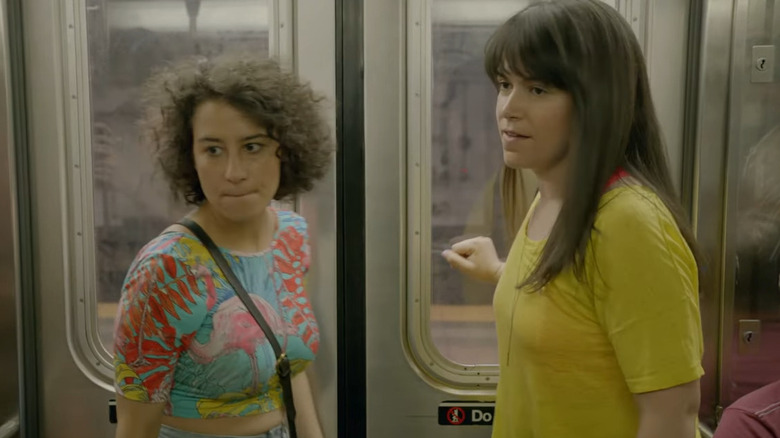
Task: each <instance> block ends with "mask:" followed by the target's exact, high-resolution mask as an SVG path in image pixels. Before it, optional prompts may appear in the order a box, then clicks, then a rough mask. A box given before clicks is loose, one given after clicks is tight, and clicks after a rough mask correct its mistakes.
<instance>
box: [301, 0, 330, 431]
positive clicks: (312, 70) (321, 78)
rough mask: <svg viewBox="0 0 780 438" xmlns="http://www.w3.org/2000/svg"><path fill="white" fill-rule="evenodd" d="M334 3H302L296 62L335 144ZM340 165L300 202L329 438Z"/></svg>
mask: <svg viewBox="0 0 780 438" xmlns="http://www.w3.org/2000/svg"><path fill="white" fill-rule="evenodd" d="M335 10H336V8H335V5H334V0H319V1H316V2H298V6H297V8H296V11H295V16H296V22H295V28H294V29H295V32H296V34H295V35H296V38H295V40H296V43H297V44H296V49H295V57H296V60H295V64H296V68H297V70H298V74H299V75H300V76H301V78H302V79H304V80H306V81H308V82H310V83H311V86H312V88H314V89H315V90H317V91H318V92H319V93H321V94H322V95H324V96H325V98H326V99H327V100H326V105H325V106H326V111H327V113H326V114H327V118H328V121H329V124H330V126H331V133H332V134H333V138H334V140H335V137H336V129H335V122H336V120H335V114H336V113H335V109H336V64H335V63H336V53H335V50H336V38H335V32H336V30H335V25H336V16H335ZM335 175H336V165H335V155H334V157H333V161H332V163H331V168H330V170H329V171H328V174H327V175H326V176H325V178H324V179H323V180H322V181H320V182H318V183H317V184H316V186H315V187H314V190H313V191H312V192H310V193H307V194H306V195H304V196H302V197H301V199H300V200H299V201H298V211H299V212H300V213H301V215H303V216H304V217H305V218H306V220H307V221H308V223H309V234H310V236H311V246H312V267H311V270H310V271H309V277H308V280H307V281H308V293H309V298H310V299H311V303H312V308H313V309H314V312H315V314H316V316H317V322H318V324H319V327H320V339H321V342H320V350H319V353H318V355H317V360H316V361H315V362H314V364H313V366H312V370H311V372H310V373H309V379H310V381H311V385H312V392H313V393H314V397H315V400H316V401H317V411H318V413H319V417H320V423H321V424H322V430H323V432H324V434H325V436H326V437H336V436H337V433H338V432H337V428H338V424H337V421H336V420H337V416H338V412H337V407H338V403H337V389H338V388H337V386H338V385H337V383H338V382H337V374H336V373H337V365H338V364H337V360H336V356H337V347H338V343H337V325H336V316H337V315H336V269H337V267H336V263H337V258H336V244H337V242H336V237H337V236H336V177H335Z"/></svg>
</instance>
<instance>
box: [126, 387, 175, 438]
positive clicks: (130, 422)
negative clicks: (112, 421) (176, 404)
mask: <svg viewBox="0 0 780 438" xmlns="http://www.w3.org/2000/svg"><path fill="white" fill-rule="evenodd" d="M164 407H165V404H164V403H143V402H137V401H133V400H128V399H126V398H124V397H122V396H121V395H118V396H117V400H116V415H117V425H116V438H157V435H158V434H159V433H160V425H161V424H162V416H163V408H164Z"/></svg>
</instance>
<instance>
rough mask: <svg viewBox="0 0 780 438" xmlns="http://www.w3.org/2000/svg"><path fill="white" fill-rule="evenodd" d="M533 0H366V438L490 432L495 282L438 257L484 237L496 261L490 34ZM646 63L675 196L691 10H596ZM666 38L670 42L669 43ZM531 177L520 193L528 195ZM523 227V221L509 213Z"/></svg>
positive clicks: (497, 194) (504, 246) (497, 177)
mask: <svg viewBox="0 0 780 438" xmlns="http://www.w3.org/2000/svg"><path fill="white" fill-rule="evenodd" d="M530 3H532V1H514V2H507V1H495V2H487V1H468V0H408V1H406V2H398V1H395V0H365V1H364V2H363V4H364V11H363V17H364V32H365V35H364V43H365V47H364V51H363V53H364V56H365V76H364V78H365V86H364V92H365V96H364V102H365V178H366V179H365V218H366V220H365V230H366V233H365V236H366V241H365V251H366V256H365V260H366V306H365V309H366V341H365V344H366V356H365V357H366V393H367V394H366V429H367V436H370V437H372V438H382V437H388V438H389V437H396V436H404V437H410V438H416V437H429V436H451V437H487V436H490V433H491V428H490V424H491V422H492V415H493V409H492V406H491V404H490V401H491V400H493V399H494V397H495V386H496V383H497V380H498V367H497V365H496V364H497V363H498V362H497V361H498V358H497V345H496V338H495V323H494V319H493V311H492V305H491V303H492V295H493V287H492V286H489V285H485V284H479V283H476V282H471V281H468V280H465V279H463V278H462V277H461V276H460V275H459V274H458V273H457V272H455V271H454V270H452V269H450V268H449V266H448V265H447V264H446V262H445V261H444V260H443V259H442V257H441V255H440V254H441V252H442V250H444V249H445V248H447V247H449V246H450V245H451V244H452V243H453V242H455V241H457V240H460V239H463V238H464V237H472V236H477V235H485V236H491V237H492V238H493V241H494V242H495V243H496V246H497V249H498V251H499V253H500V254H501V255H502V256H505V255H506V253H507V251H508V249H509V246H510V244H511V241H512V239H513V235H512V234H511V232H509V231H508V230H507V228H508V227H507V226H506V224H505V223H504V222H503V219H502V202H501V177H502V175H501V173H500V169H501V165H502V154H501V147H500V140H499V137H498V133H497V129H496V122H495V115H494V113H495V95H496V94H495V93H496V91H495V89H494V88H493V86H492V84H491V82H490V81H489V79H488V78H487V77H486V76H485V74H484V68H483V50H484V45H485V43H486V41H487V39H488V37H489V36H490V35H491V33H492V32H493V30H494V29H495V28H496V27H497V26H498V25H499V24H500V23H502V22H503V21H504V20H506V19H507V18H509V17H510V16H511V15H512V14H514V13H516V12H517V11H519V10H520V9H522V8H523V7H525V6H527V5H528V4H530ZM606 3H608V4H610V5H611V6H612V7H615V8H616V9H617V10H618V11H619V12H621V14H622V15H623V16H624V17H626V18H627V19H628V21H629V23H630V24H631V26H632V28H633V29H634V31H635V32H636V34H637V36H638V37H639V39H640V42H641V43H642V45H643V46H644V49H645V53H646V55H647V57H648V59H649V62H650V64H651V66H650V76H651V85H652V89H653V94H654V98H655V102H656V106H657V108H658V113H659V115H660V116H661V123H662V125H663V128H664V130H665V134H666V139H667V144H668V148H669V155H670V157H671V161H672V167H673V171H674V174H675V175H674V179H675V183H676V184H677V187H678V188H680V191H681V192H682V191H683V189H682V187H683V186H684V184H682V180H683V175H685V172H683V169H685V168H686V167H687V164H686V163H684V160H683V154H682V149H683V146H682V145H683V138H684V132H685V127H684V119H685V117H684V114H685V108H686V101H685V82H686V72H687V46H686V44H684V43H679V41H686V40H687V32H688V17H689V9H688V8H689V2H688V1H677V0H674V1H672V0H669V1H661V2H655V1H634V0H617V1H608V2H606ZM669 41H674V42H675V43H674V44H671V43H669ZM535 188H536V187H535V186H534V184H533V182H532V181H531V182H529V183H528V184H527V185H526V186H523V187H518V188H517V190H518V191H517V193H518V195H521V194H523V191H525V195H526V198H527V199H530V198H531V197H532V196H533V193H534V191H535ZM519 219H522V218H519Z"/></svg>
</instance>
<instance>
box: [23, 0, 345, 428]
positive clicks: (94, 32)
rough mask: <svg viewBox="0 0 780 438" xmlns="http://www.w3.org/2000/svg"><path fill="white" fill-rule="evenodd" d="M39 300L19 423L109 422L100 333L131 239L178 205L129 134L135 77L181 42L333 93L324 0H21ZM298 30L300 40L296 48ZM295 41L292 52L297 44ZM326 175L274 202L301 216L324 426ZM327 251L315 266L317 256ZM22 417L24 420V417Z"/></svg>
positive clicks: (105, 335)
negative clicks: (267, 64) (253, 61)
mask: <svg viewBox="0 0 780 438" xmlns="http://www.w3.org/2000/svg"><path fill="white" fill-rule="evenodd" d="M22 6H23V18H24V23H23V24H24V32H25V33H24V48H25V54H26V58H25V68H26V72H27V76H26V78H25V79H26V85H27V86H26V90H25V91H26V100H27V109H28V111H27V118H28V136H27V144H25V145H20V146H19V147H20V148H22V149H24V150H27V151H29V156H30V169H29V170H30V178H31V181H32V184H31V193H30V200H31V204H32V205H31V210H32V212H33V217H32V236H33V238H32V242H33V246H32V257H33V259H34V290H31V291H29V292H31V293H33V294H34V296H35V300H36V302H37V307H36V309H37V312H38V313H37V314H36V321H37V327H36V328H37V330H38V333H39V337H38V339H39V342H40V344H39V345H38V346H37V347H38V348H37V351H38V358H37V363H38V373H37V377H38V382H37V383H38V385H37V387H38V400H39V402H38V413H39V418H40V421H35V419H34V418H33V417H32V416H31V417H30V419H29V421H30V423H31V424H30V425H28V426H29V429H28V430H37V431H38V433H37V434H32V435H30V436H47V437H49V436H50V437H70V436H73V437H76V436H78V437H88V438H89V437H105V436H112V435H113V433H114V425H112V424H110V423H109V400H110V399H112V398H114V396H115V395H114V392H113V387H112V381H113V369H112V354H111V349H112V345H111V342H112V331H113V319H114V315H115V312H116V306H117V300H118V299H119V292H120V288H121V284H122V281H123V278H124V275H125V273H126V271H127V269H128V266H129V264H130V262H131V261H132V259H133V257H134V255H135V254H136V253H137V251H138V250H139V249H140V248H141V246H142V245H143V244H144V243H145V242H147V241H148V240H149V239H151V238H152V237H153V236H155V235H156V234H158V233H159V232H161V231H162V230H163V229H164V228H165V227H166V226H167V225H168V224H170V223H171V222H172V221H174V220H177V219H178V218H180V217H181V216H182V215H183V214H184V213H186V212H187V211H188V210H189V207H187V206H184V205H182V204H180V203H177V202H175V201H174V200H172V199H171V197H170V195H169V190H168V187H167V184H166V183H165V181H163V180H162V179H161V177H160V172H158V171H157V170H156V169H155V163H154V160H153V159H152V157H151V156H150V154H149V152H151V151H150V149H149V148H148V147H147V146H145V145H143V144H141V143H140V138H139V137H140V136H139V133H138V130H137V125H136V122H137V120H138V119H139V117H140V115H141V107H140V105H139V98H140V87H141V85H142V83H143V82H144V81H145V80H146V78H148V76H149V74H150V73H151V72H152V71H153V70H154V69H155V68H157V67H160V66H162V65H164V64H166V63H168V62H171V61H175V60H177V59H180V58H182V57H185V56H196V55H198V56H206V57H214V56H217V55H220V54H223V53H228V52H251V53H254V54H256V55H258V56H273V57H277V58H279V59H280V60H281V62H282V63H283V65H284V66H286V67H287V68H290V69H294V70H296V71H297V72H298V73H299V74H300V75H301V76H302V77H303V78H304V79H305V80H307V81H309V82H311V83H312V85H313V86H314V87H315V88H316V89H317V90H318V91H319V92H320V93H322V94H323V95H324V96H325V97H326V99H327V100H328V102H330V103H331V105H330V107H329V108H328V109H327V111H328V117H329V118H330V120H331V124H332V123H333V122H332V121H333V119H334V110H333V106H334V105H333V101H334V75H335V73H334V67H333V64H334V61H333V58H334V55H333V51H334V42H333V41H334V39H335V36H334V30H333V27H334V26H333V22H334V20H335V18H334V5H333V2H332V1H320V2H316V5H314V4H312V5H311V6H310V5H306V7H299V8H296V2H294V1H293V0H186V1H182V0H161V1H154V2H149V1H137V0H127V1H124V0H65V1H59V0H41V1H34V2H23V5H22ZM296 42H298V43H299V44H300V46H296V44H295V43H296ZM298 47H299V49H300V51H299V52H298V51H296V50H297V49H296V48H298ZM333 186H334V183H333V176H332V173H331V174H330V175H329V176H328V177H327V178H326V179H325V181H324V182H323V183H321V184H320V185H319V186H318V187H317V188H316V190H315V191H314V192H312V193H310V194H308V195H306V196H304V197H301V198H300V199H297V200H295V202H292V203H286V204H280V205H279V207H280V208H296V209H298V210H300V211H301V212H302V214H303V215H304V216H306V217H307V219H309V221H310V224H311V231H312V242H311V243H312V248H313V266H312V269H311V274H310V277H309V283H308V285H309V289H310V291H311V295H312V301H313V305H314V308H315V312H317V316H318V318H319V320H320V329H321V332H322V338H323V340H322V342H321V347H320V360H319V361H318V362H317V363H316V364H315V365H314V366H313V367H312V368H311V381H312V382H313V385H314V392H315V394H317V403H318V405H319V407H320V412H321V415H322V417H323V426H324V428H325V431H326V433H327V434H328V436H333V435H335V430H336V429H335V428H336V424H335V420H334V418H335V407H334V406H335V405H336V403H335V397H336V396H335V390H334V389H333V388H334V387H335V379H336V376H335V371H334V368H335V364H332V363H328V362H327V361H329V360H333V359H332V358H333V357H335V349H336V342H335V335H334V334H333V333H334V332H335V308H334V305H333V304H332V303H333V302H334V301H335V284H334V283H335V280H333V279H332V277H331V276H332V274H331V272H332V270H333V267H332V266H330V265H328V263H329V261H330V260H332V257H331V256H330V254H332V253H334V252H335V243H334V240H335V239H334V238H333V236H334V235H335V230H334V228H333V227H334V219H333V217H334V216H335V212H334V209H335V207H334V206H335V199H333V192H334V189H333ZM320 263H324V264H320ZM33 428H35V429H33Z"/></svg>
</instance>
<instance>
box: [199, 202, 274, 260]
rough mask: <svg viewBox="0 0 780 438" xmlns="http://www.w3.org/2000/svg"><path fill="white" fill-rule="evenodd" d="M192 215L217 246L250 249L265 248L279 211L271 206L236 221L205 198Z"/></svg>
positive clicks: (241, 250)
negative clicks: (220, 211) (275, 211)
mask: <svg viewBox="0 0 780 438" xmlns="http://www.w3.org/2000/svg"><path fill="white" fill-rule="evenodd" d="M192 218H193V219H194V220H195V221H197V222H198V224H199V225H200V226H201V227H203V229H204V230H205V231H206V232H207V233H208V234H209V236H210V237H211V238H212V240H214V242H215V243H216V244H217V246H220V247H223V248H227V249H229V250H233V251H240V252H248V253H255V252H261V251H264V250H266V249H267V248H268V247H269V246H270V244H271V241H272V240H273V235H274V233H275V231H276V227H277V224H276V222H277V219H276V215H275V214H274V213H273V210H272V209H271V208H269V207H266V208H265V209H263V213H262V214H260V215H258V216H256V217H253V218H249V219H247V220H243V221H235V220H231V219H229V218H226V217H225V216H223V215H220V214H219V213H218V212H217V211H216V210H215V209H214V208H213V207H212V206H211V205H210V204H209V203H208V201H206V202H204V203H203V204H202V205H201V206H200V207H199V208H198V209H197V210H196V211H195V213H193V215H192Z"/></svg>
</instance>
